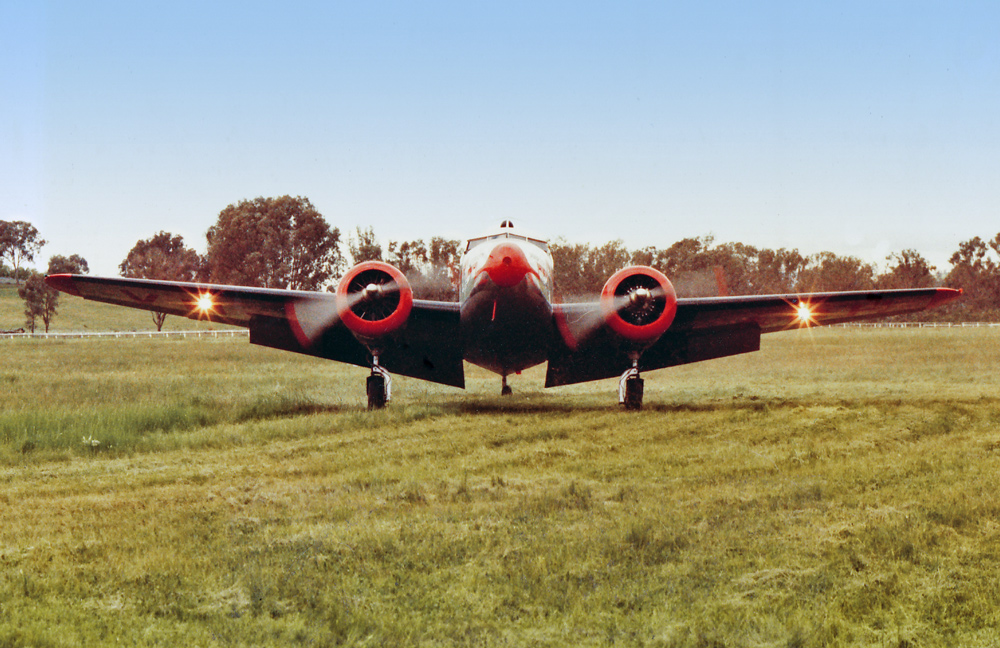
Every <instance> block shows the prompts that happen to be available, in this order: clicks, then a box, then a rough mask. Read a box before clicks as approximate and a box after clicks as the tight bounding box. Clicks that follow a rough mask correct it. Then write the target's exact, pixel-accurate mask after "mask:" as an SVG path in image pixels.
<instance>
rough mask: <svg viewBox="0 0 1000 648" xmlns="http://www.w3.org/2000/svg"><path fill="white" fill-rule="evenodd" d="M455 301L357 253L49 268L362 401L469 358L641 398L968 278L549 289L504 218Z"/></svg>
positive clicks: (617, 277)
mask: <svg viewBox="0 0 1000 648" xmlns="http://www.w3.org/2000/svg"><path fill="white" fill-rule="evenodd" d="M459 272H460V284H459V286H460V287H459V301H457V302H441V301H428V300H421V299H414V298H413V290H412V288H411V286H410V284H409V282H408V281H407V279H406V277H405V276H404V275H403V273H402V272H400V271H399V269H397V268H395V267H394V266H392V265H390V264H388V263H383V262H381V261H365V262H362V263H358V264H357V265H355V266H354V267H352V268H351V269H350V270H348V272H347V273H346V274H345V275H344V276H343V278H342V279H341V280H340V282H339V284H338V286H337V289H336V291H335V292H307V291H297V290H281V289H270V288H253V287H246V286H224V285H213V284H205V283H192V282H173V281H158V280H150V279H126V278H101V277H91V276H87V275H69V274H55V275H50V276H48V277H46V282H47V283H48V284H49V285H50V286H52V287H53V288H56V289H57V290H60V291H62V292H65V293H68V294H71V295H76V296H79V297H83V298H84V299H91V300H95V301H100V302H106V303H110V304H117V305H120V306H128V307H131V308H139V309H145V310H150V311H158V312H162V313H168V314H171V315H179V316H183V317H189V318H192V319H200V320H210V321H213V322H221V323H224V324H231V325H235V326H241V327H244V328H247V329H249V331H250V343H251V344H256V345H261V346H266V347H272V348H276V349H283V350H286V351H294V352H297V353H303V354H308V355H312V356H316V357H320V358H327V359H330V360H336V361H339V362H346V363H349V364H353V365H357V366H360V367H366V368H370V369H371V374H370V375H369V376H368V379H367V383H366V391H367V396H368V408H369V409H379V408H382V407H384V406H385V405H386V402H387V401H388V400H390V398H391V384H392V383H391V381H392V374H400V375H403V376H410V377H413V378H419V379H421V380H428V381H431V382H435V383H439V384H444V385H451V386H454V387H459V388H464V387H465V373H464V362H465V361H468V362H470V363H472V364H475V365H478V366H480V367H484V368H485V369H488V370H490V371H492V372H494V373H497V374H499V375H500V376H501V394H502V395H509V394H510V393H511V392H512V390H511V387H510V385H508V383H507V377H508V376H509V375H511V374H515V373H520V372H521V371H522V370H524V369H527V368H529V367H533V366H536V365H539V364H542V363H543V362H547V363H548V367H547V371H546V376H545V386H546V387H557V386H561V385H570V384H574V383H580V382H586V381H591V380H600V379H605V378H612V377H618V378H619V383H618V384H619V388H618V396H619V398H618V400H619V403H620V404H621V405H623V406H624V407H625V409H628V410H639V409H641V408H642V400H643V387H644V381H643V378H642V377H641V376H642V374H643V373H644V372H647V371H653V370H655V369H662V368H665V367H671V366H676V365H682V364H687V363H691V362H699V361H702V360H710V359H714V358H722V357H725V356H731V355H736V354H740V353H748V352H752V351H758V350H759V349H760V336H761V335H762V334H764V333H772V332H775V331H785V330H789V329H795V328H806V327H812V326H820V325H828V324H835V323H841V322H849V321H854V320H863V319H870V318H881V317H887V316H890V315H899V314H902V313H911V312H915V311H920V310H923V309H925V308H933V307H936V306H939V305H941V304H943V303H946V302H948V301H951V300H953V299H955V298H957V297H958V296H959V295H960V294H961V290H955V289H950V288H919V289H905V290H866V291H855V292H824V293H801V294H784V295H753V296H721V297H701V298H678V297H677V295H676V291H675V290H674V287H673V285H672V284H671V283H670V280H669V279H667V277H666V276H664V275H663V273H661V272H660V271H658V270H656V269H654V268H651V267H648V266H630V267H627V268H623V269H622V270H620V271H618V272H616V273H615V274H613V275H612V276H611V277H610V278H609V279H608V280H607V283H605V285H604V288H603V289H602V291H601V294H600V297H599V299H596V300H594V301H590V302H584V303H564V304H561V303H555V302H554V300H553V276H552V254H551V252H550V251H549V246H548V243H547V242H546V241H545V240H544V239H542V238H538V237H535V236H533V235H531V234H530V233H528V232H527V231H525V230H522V229H520V228H518V227H515V226H514V225H513V223H511V221H509V220H505V221H503V222H502V223H501V225H500V227H498V228H496V229H494V230H491V231H489V232H487V233H486V234H484V235H483V236H479V237H476V238H471V239H469V240H468V241H467V242H466V244H465V251H464V254H463V255H462V258H461V261H460V264H459Z"/></svg>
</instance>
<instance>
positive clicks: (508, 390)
mask: <svg viewBox="0 0 1000 648" xmlns="http://www.w3.org/2000/svg"><path fill="white" fill-rule="evenodd" d="M513 393H514V390H513V389H511V388H510V385H504V386H503V387H501V388H500V395H501V396H510V395H511V394H513Z"/></svg>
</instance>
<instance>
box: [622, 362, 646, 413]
mask: <svg viewBox="0 0 1000 648" xmlns="http://www.w3.org/2000/svg"><path fill="white" fill-rule="evenodd" d="M644 384H645V383H644V381H643V379H642V378H640V377H639V361H638V360H633V361H632V368H631V369H629V370H628V371H626V372H625V373H623V374H622V377H621V378H620V379H619V380H618V402H619V403H620V404H621V405H624V406H625V409H627V410H641V409H642V389H643V385H644Z"/></svg>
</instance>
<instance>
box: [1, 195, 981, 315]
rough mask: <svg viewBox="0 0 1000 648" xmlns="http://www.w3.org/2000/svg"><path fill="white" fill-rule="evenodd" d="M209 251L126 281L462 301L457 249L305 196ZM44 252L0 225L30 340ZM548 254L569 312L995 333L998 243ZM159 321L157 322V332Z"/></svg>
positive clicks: (229, 224) (232, 227)
mask: <svg viewBox="0 0 1000 648" xmlns="http://www.w3.org/2000/svg"><path fill="white" fill-rule="evenodd" d="M206 242H207V252H206V253H205V254H204V255H200V254H198V253H197V252H196V251H195V250H194V249H192V248H191V247H189V246H188V245H186V244H185V242H184V240H183V238H182V237H181V236H180V235H176V234H172V233H170V232H166V231H160V232H158V233H156V234H154V235H152V236H151V237H149V238H147V239H141V240H139V241H137V242H136V244H135V245H134V246H133V247H132V249H131V250H130V251H129V252H128V254H127V255H126V257H125V259H124V260H123V261H122V262H121V264H120V265H119V272H120V273H121V275H122V276H124V277H137V278H145V279H166V280H172V281H202V282H208V283H220V284H235V285H245V286H257V287H262V288H285V289H295V290H323V289H326V290H332V289H333V288H334V286H335V283H336V280H337V279H338V278H339V277H340V276H341V275H342V274H343V272H344V271H345V270H346V269H347V265H348V257H349V260H350V262H351V263H360V262H362V261H368V260H378V261H385V262H387V263H391V264H393V265H394V266H396V267H398V268H399V269H400V270H401V271H402V272H403V274H404V275H406V277H407V279H408V280H409V281H410V283H411V284H412V286H413V290H414V296H415V297H417V298H418V299H437V300H444V301H449V300H455V299H456V298H457V287H458V280H459V274H458V263H459V260H460V258H461V255H462V252H463V250H462V248H461V242H460V241H458V240H453V239H447V238H443V237H433V238H430V239H428V240H426V241H425V240H423V239H418V240H414V241H402V240H391V239H390V240H388V241H387V242H386V244H385V245H384V246H383V244H382V243H381V241H380V240H379V238H378V237H377V236H376V234H375V232H374V230H373V228H371V227H368V228H364V229H362V228H361V227H357V228H356V229H355V231H354V232H353V233H352V234H351V235H349V236H348V237H346V240H345V239H344V238H343V237H342V235H341V232H340V230H339V229H338V228H336V227H332V226H331V225H330V224H329V223H328V222H327V221H326V219H325V218H324V217H323V216H322V215H321V214H320V213H319V212H318V211H317V210H316V208H315V207H314V206H313V205H312V203H311V202H310V201H309V199H308V198H304V197H301V196H299V197H294V198H293V197H291V196H280V197H277V198H263V197H259V198H255V199H252V200H241V201H239V202H237V203H233V204H231V205H228V206H227V207H226V208H225V209H223V210H222V211H221V212H220V213H219V216H218V219H217V220H216V223H215V224H214V225H212V226H211V227H210V228H209V229H208V231H207V232H206ZM45 244H46V242H45V241H44V240H43V239H42V238H41V237H40V235H39V232H38V231H37V230H36V229H35V228H34V227H33V226H32V225H30V224H29V223H25V222H23V221H14V222H9V221H0V276H8V277H13V278H15V280H16V281H17V282H18V285H19V294H20V293H23V294H22V295H21V296H22V298H24V299H25V301H26V307H25V316H26V326H28V327H29V328H30V329H31V330H32V331H34V328H35V325H36V321H38V320H41V321H42V323H43V324H44V325H45V328H46V330H48V325H49V322H50V321H51V318H52V317H54V316H55V313H56V308H57V306H58V293H56V292H55V291H53V290H52V289H50V288H48V286H47V285H46V284H45V283H44V281H42V276H41V275H40V274H38V273H36V272H34V271H32V270H27V269H25V268H24V267H23V266H24V264H25V263H30V262H32V261H33V260H34V257H35V255H36V254H37V253H38V252H39V250H40V249H41V247H42V246H44V245H45ZM344 247H346V254H345V250H344V249H343V248H344ZM550 248H551V251H552V257H553V265H554V268H553V274H554V284H555V287H556V297H557V300H562V301H578V300H581V299H591V298H593V297H594V295H596V294H597V293H599V292H600V290H601V287H602V286H603V285H604V282H605V281H606V280H607V278H608V277H610V276H611V275H612V274H613V273H614V272H616V271H617V270H619V269H621V268H622V267H625V266H627V265H648V266H652V267H654V268H657V269H658V270H660V271H661V272H663V273H664V274H665V275H667V276H668V277H670V278H671V280H672V281H673V282H674V284H675V288H676V289H677V292H678V295H679V296H682V297H705V296H714V295H723V294H725V295H753V294H781V293H793V292H824V291H841V290H869V289H877V288H878V289H884V288H923V287H932V286H947V287H954V288H962V289H963V290H964V292H965V294H964V298H963V299H961V300H958V301H957V302H953V303H951V304H949V305H948V306H947V307H946V308H943V309H939V310H937V311H930V312H926V313H920V314H918V315H917V317H918V318H921V319H927V318H937V319H951V320H953V321H958V320H970V321H971V320H981V321H1000V233H998V234H997V235H996V236H995V237H994V238H992V239H989V240H984V239H981V238H980V237H975V238H972V239H970V240H968V241H963V242H962V243H961V244H960V245H959V248H958V250H956V251H955V253H954V254H953V255H952V256H951V258H950V260H949V262H950V264H951V268H950V269H948V270H947V271H944V270H938V269H937V268H935V267H934V266H932V265H931V264H930V263H928V261H927V260H926V259H925V258H924V257H923V256H922V255H921V254H920V253H919V252H917V251H916V250H913V249H905V250H902V251H900V252H896V253H893V254H891V255H889V256H888V257H887V258H886V265H885V267H884V269H880V268H879V267H877V266H876V265H875V264H872V263H868V262H866V261H864V260H862V259H860V258H858V257H854V256H841V255H837V254H835V253H833V252H820V253H818V254H811V255H804V254H802V253H800V252H799V251H798V250H797V249H794V248H793V249H787V248H779V249H769V248H759V247H755V246H752V245H747V244H744V243H716V241H715V239H714V238H713V237H711V236H705V237H695V238H685V239H682V240H680V241H677V242H675V243H673V244H671V245H670V246H668V247H666V248H659V247H656V246H652V245H650V246H646V247H643V248H638V249H629V248H628V247H626V246H625V244H624V243H623V242H622V241H621V240H616V241H611V242H608V243H605V244H603V245H591V244H587V243H570V242H567V241H566V240H565V239H561V238H560V239H556V240H555V241H553V242H551V243H550ZM8 262H9V264H10V265H9V266H8V265H7V263H8ZM87 271H88V267H87V262H86V260H84V259H83V258H81V257H80V256H79V255H72V256H71V257H61V256H56V257H52V258H51V259H50V261H49V266H48V274H53V273H62V272H69V273H86V272H87ZM22 282H24V285H23V286H22V285H21V283H22ZM164 317H165V316H164V315H163V314H154V316H153V320H154V322H155V324H156V327H157V330H159V329H160V328H161V327H162V326H163V320H164Z"/></svg>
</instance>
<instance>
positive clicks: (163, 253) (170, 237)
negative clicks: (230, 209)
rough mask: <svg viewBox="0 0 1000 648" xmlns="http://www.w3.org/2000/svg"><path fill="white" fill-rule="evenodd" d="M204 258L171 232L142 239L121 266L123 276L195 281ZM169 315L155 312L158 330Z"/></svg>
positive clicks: (154, 319)
mask: <svg viewBox="0 0 1000 648" xmlns="http://www.w3.org/2000/svg"><path fill="white" fill-rule="evenodd" d="M201 264H202V262H201V256H200V255H199V254H198V253H197V252H195V251H194V250H192V249H191V248H189V247H187V246H186V245H184V237H182V236H181V235H179V234H171V233H170V232H163V231H161V232H158V233H156V234H154V235H153V236H151V237H149V238H148V239H141V240H139V241H137V242H136V244H135V245H134V246H133V247H132V249H131V250H129V253H128V256H126V257H125V260H124V261H122V262H121V264H120V265H119V266H118V271H119V272H121V275H122V276H123V277H135V278H137V279H164V280H167V281H193V280H194V279H195V277H196V276H197V274H198V271H199V269H200V268H201ZM166 319H167V314H166V313H160V312H157V311H153V324H155V325H156V330H157V331H159V330H162V329H163V322H164V321H165V320H166Z"/></svg>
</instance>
